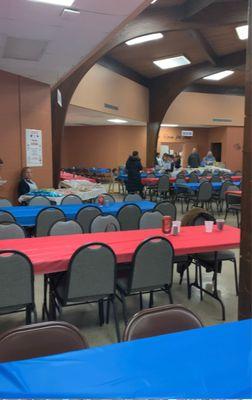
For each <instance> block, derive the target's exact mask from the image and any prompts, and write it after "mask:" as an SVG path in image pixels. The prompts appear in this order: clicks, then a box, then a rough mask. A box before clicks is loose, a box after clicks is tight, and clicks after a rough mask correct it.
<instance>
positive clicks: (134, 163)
mask: <svg viewBox="0 0 252 400" xmlns="http://www.w3.org/2000/svg"><path fill="white" fill-rule="evenodd" d="M142 169H143V167H142V164H141V159H140V158H139V153H138V151H133V153H132V155H131V156H129V158H128V160H127V162H126V171H127V173H128V180H127V182H126V189H127V191H128V192H129V193H136V192H139V193H140V195H141V196H142V197H143V185H142V182H141V171H142Z"/></svg>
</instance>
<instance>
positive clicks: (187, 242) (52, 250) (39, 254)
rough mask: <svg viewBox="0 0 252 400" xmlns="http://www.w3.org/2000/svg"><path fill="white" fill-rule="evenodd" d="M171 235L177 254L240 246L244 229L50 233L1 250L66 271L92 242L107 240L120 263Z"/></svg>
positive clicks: (39, 269)
mask: <svg viewBox="0 0 252 400" xmlns="http://www.w3.org/2000/svg"><path fill="white" fill-rule="evenodd" d="M157 235H158V236H164V237H167V238H168V239H169V240H170V241H171V243H172V244H173V247H174V250H175V254H176V255H182V254H190V253H200V252H207V251H214V250H221V249H222V250H223V249H230V248H236V247H239V244H240V229H238V228H234V227H231V226H228V225H225V226H224V229H223V231H221V232H219V231H217V230H216V227H214V232H212V233H206V232H205V227H204V226H193V227H182V228H181V233H180V234H179V235H178V236H172V235H164V234H163V233H162V231H161V230H160V229H145V230H137V231H122V232H106V233H89V234H82V235H71V236H47V237H42V238H27V239H15V240H1V241H0V250H3V249H4V250H6V249H8V250H19V251H22V252H24V253H25V254H26V255H27V256H28V257H29V258H30V259H31V261H32V263H33V265H34V271H35V273H36V274H44V273H51V272H58V271H64V270H66V269H67V267H68V261H69V259H70V257H71V255H72V254H73V252H74V251H75V250H76V249H77V248H78V247H80V246H82V245H84V244H86V243H91V242H103V243H106V244H108V245H109V246H111V247H112V249H113V250H114V252H115V254H116V257H117V262H118V263H123V262H129V261H131V260H132V256H133V254H134V251H135V249H136V247H137V246H138V245H139V243H141V242H142V241H143V240H145V239H147V238H150V237H152V236H157Z"/></svg>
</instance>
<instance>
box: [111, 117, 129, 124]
mask: <svg viewBox="0 0 252 400" xmlns="http://www.w3.org/2000/svg"><path fill="white" fill-rule="evenodd" d="M107 121H108V122H112V123H113V124H127V122H128V121H126V120H125V119H120V118H112V119H108V120H107Z"/></svg>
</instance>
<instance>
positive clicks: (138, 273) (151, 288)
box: [117, 236, 174, 323]
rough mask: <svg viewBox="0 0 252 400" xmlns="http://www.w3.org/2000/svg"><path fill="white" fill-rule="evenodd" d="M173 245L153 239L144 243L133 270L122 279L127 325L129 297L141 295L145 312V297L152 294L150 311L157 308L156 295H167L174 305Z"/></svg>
mask: <svg viewBox="0 0 252 400" xmlns="http://www.w3.org/2000/svg"><path fill="white" fill-rule="evenodd" d="M173 256H174V250H173V246H172V244H171V243H170V242H169V240H167V239H166V238H163V237H159V236H157V237H152V238H150V239H147V240H145V241H144V242H142V243H141V244H140V245H139V246H138V247H137V249H136V251H135V254H134V257H133V262H132V268H131V269H130V271H129V275H128V277H126V278H119V279H118V282H117V288H118V291H119V293H120V298H121V301H122V304H123V317H124V321H125V323H127V318H128V317H127V306H126V297H127V296H132V295H140V308H141V309H142V308H143V303H142V294H143V293H150V299H149V307H152V306H153V305H154V296H153V294H154V292H156V291H160V290H162V291H164V292H165V293H167V294H168V296H169V300H170V303H172V302H173V300H172V294H171V286H172V278H173Z"/></svg>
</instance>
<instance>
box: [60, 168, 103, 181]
mask: <svg viewBox="0 0 252 400" xmlns="http://www.w3.org/2000/svg"><path fill="white" fill-rule="evenodd" d="M60 179H62V180H66V181H77V180H78V181H88V182H94V183H95V182H96V180H95V179H91V178H86V177H85V176H81V175H73V174H70V173H69V172H63V171H61V172H60Z"/></svg>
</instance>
